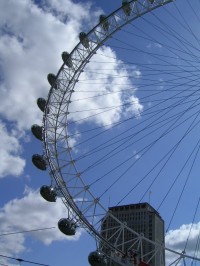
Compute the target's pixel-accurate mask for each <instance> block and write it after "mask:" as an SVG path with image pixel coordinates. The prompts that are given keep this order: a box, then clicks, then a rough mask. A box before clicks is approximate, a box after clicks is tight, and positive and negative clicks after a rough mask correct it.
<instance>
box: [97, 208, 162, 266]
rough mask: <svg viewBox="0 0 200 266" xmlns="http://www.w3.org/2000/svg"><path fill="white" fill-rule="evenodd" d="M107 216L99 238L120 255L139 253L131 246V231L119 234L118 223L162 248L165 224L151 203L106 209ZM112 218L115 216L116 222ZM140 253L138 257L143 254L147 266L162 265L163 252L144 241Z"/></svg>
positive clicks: (132, 235)
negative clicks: (109, 244)
mask: <svg viewBox="0 0 200 266" xmlns="http://www.w3.org/2000/svg"><path fill="white" fill-rule="evenodd" d="M109 213H111V214H112V216H110V215H108V216H107V217H105V219H104V221H103V222H102V226H101V229H102V236H103V237H104V238H106V239H108V240H109V241H110V242H111V243H112V244H113V245H115V246H116V247H118V249H120V250H122V251H123V252H125V253H126V252H138V250H136V246H134V245H133V241H132V239H133V238H134V237H135V236H134V234H133V233H132V232H130V230H121V231H120V228H119V227H118V225H119V223H118V222H117V220H119V221H121V222H122V223H123V224H124V225H126V226H127V227H128V228H130V229H132V230H133V231H135V232H137V233H138V234H140V235H144V237H145V238H147V239H149V240H150V241H152V242H154V243H157V244H158V246H160V245H161V244H162V245H164V239H165V238H164V221H163V219H162V218H161V216H160V214H159V213H158V212H157V211H156V210H155V209H154V208H153V207H152V206H151V205H150V204H148V203H137V204H129V205H123V206H114V207H110V208H109ZM112 217H116V218H117V220H115V219H113V218H112ZM120 243H123V245H122V244H120ZM141 250H142V253H143V254H137V255H138V256H140V255H142V256H143V255H144V257H143V258H142V259H143V260H144V261H147V262H148V264H149V265H151V266H165V254H164V251H158V250H157V249H156V248H155V245H152V244H151V243H150V242H148V241H143V243H142V247H141ZM140 252H141V251H140ZM161 257H162V258H161Z"/></svg>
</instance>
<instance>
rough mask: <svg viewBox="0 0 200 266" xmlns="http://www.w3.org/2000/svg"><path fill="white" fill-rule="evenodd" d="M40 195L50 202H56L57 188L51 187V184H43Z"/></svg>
mask: <svg viewBox="0 0 200 266" xmlns="http://www.w3.org/2000/svg"><path fill="white" fill-rule="evenodd" d="M40 195H41V196H42V197H43V198H44V199H45V200H46V201H49V202H56V198H57V195H56V192H55V189H54V188H53V187H49V186H42V187H41V188H40Z"/></svg>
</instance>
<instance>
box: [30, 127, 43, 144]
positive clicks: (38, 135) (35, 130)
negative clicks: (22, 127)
mask: <svg viewBox="0 0 200 266" xmlns="http://www.w3.org/2000/svg"><path fill="white" fill-rule="evenodd" d="M31 131H32V133H33V135H34V136H35V137H36V138H37V139H39V140H41V141H42V127H41V126H38V125H36V124H34V125H32V127H31Z"/></svg>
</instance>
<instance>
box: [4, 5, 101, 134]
mask: <svg viewBox="0 0 200 266" xmlns="http://www.w3.org/2000/svg"><path fill="white" fill-rule="evenodd" d="M43 4H45V5H44V6H43V9H42V8H40V7H38V6H37V5H36V4H34V3H33V2H32V1H30V0H26V1H25V0H24V1H15V0H11V1H0V29H1V30H0V36H1V38H0V70H1V76H0V115H1V116H3V117H4V118H6V119H7V120H8V121H14V122H16V123H17V125H18V127H19V128H20V129H29V128H30V126H31V125H32V124H33V123H39V124H40V123H41V112H40V111H39V110H38V108H37V106H36V100H37V98H38V97H46V96H47V93H48V90H49V88H50V86H49V84H48V82H47V79H46V76H47V74H48V73H49V72H54V73H57V71H58V70H59V68H60V66H61V64H62V60H61V53H62V52H63V51H64V50H67V51H71V50H72V48H74V46H75V45H76V44H77V42H78V35H79V33H80V31H81V30H82V25H84V24H85V25H88V24H89V25H90V24H91V23H92V22H91V21H93V25H94V16H96V15H97V13H98V12H94V14H93V13H92V12H90V5H89V4H84V5H83V4H82V5H81V4H73V3H72V2H71V1H69V0H68V1H64V0H59V1H43ZM91 14H93V15H92V16H91ZM63 16H66V21H65V23H64V22H63V20H64V19H63ZM11 18H12V19H11ZM83 22H84V23H83ZM69 40H70V41H69ZM30 117H31V119H30Z"/></svg>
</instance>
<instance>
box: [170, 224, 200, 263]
mask: <svg viewBox="0 0 200 266" xmlns="http://www.w3.org/2000/svg"><path fill="white" fill-rule="evenodd" d="M189 235H190V236H189ZM188 237H189V239H188ZM199 237H200V222H198V223H196V224H193V225H191V224H183V225H182V226H180V228H178V229H174V230H170V231H169V232H168V233H167V234H166V237H165V245H166V247H168V248H170V249H172V250H175V251H177V252H180V253H181V252H183V251H184V250H185V245H186V241H187V239H188V244H187V247H186V250H185V252H186V254H187V255H190V256H194V255H195V256H197V257H200V254H199V252H198V253H195V250H196V248H197V247H196V245H197V242H198V241H199ZM167 254H168V253H167ZM175 258H177V256H176V255H174V256H173V254H171V253H170V254H169V255H168V256H167V262H168V263H167V265H168V264H169V262H172V261H173V260H175Z"/></svg>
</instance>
